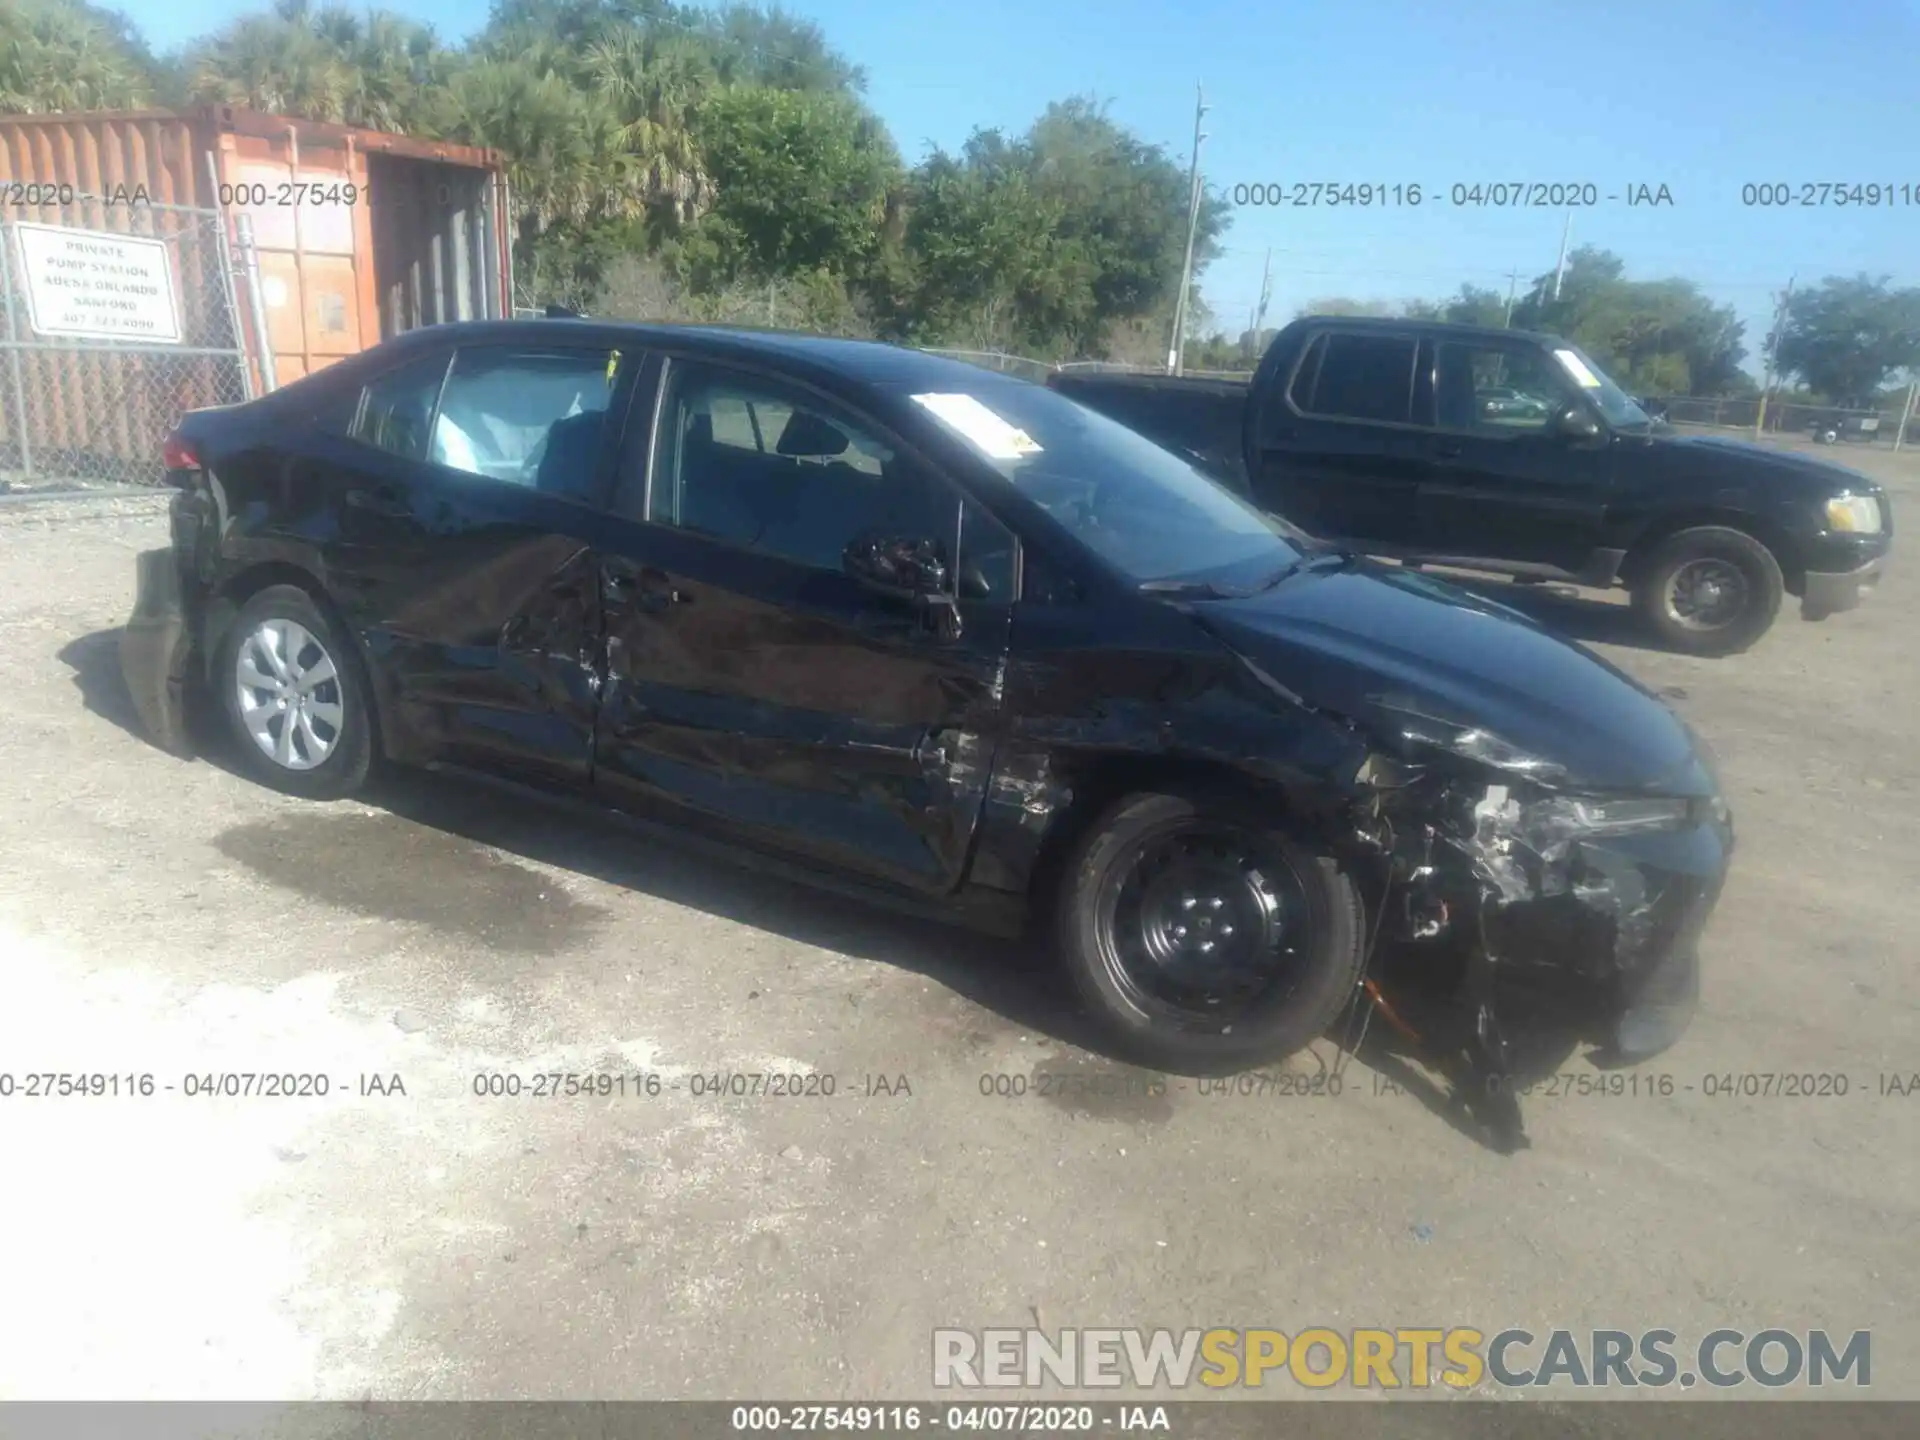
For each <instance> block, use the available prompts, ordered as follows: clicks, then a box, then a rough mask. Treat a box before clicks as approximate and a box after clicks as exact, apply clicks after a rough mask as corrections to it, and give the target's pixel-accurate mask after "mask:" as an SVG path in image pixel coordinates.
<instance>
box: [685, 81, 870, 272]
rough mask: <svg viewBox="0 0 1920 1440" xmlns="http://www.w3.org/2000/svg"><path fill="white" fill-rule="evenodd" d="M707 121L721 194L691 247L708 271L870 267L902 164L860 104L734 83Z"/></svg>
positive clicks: (711, 105)
mask: <svg viewBox="0 0 1920 1440" xmlns="http://www.w3.org/2000/svg"><path fill="white" fill-rule="evenodd" d="M698 127H699V136H700V149H701V153H702V155H703V156H704V158H705V162H706V166H707V171H708V173H709V174H710V175H711V176H712V181H713V190H714V199H713V204H712V207H711V208H710V209H709V210H708V212H707V213H706V214H705V215H704V216H702V217H701V220H700V223H699V226H698V227H697V229H696V231H695V232H694V234H693V235H692V236H691V237H689V244H688V253H689V255H690V256H691V257H692V260H693V263H694V264H695V265H696V266H697V267H698V268H699V269H700V270H701V271H702V272H703V273H705V274H707V275H708V276H710V277H711V278H713V279H715V280H721V281H726V280H732V279H734V278H737V277H741V276H748V277H761V278H771V277H773V276H777V275H785V274H800V273H807V272H814V271H819V272H824V273H827V274H831V275H839V276H842V277H848V278H857V277H859V276H861V275H862V274H863V273H864V271H865V268H866V266H867V265H868V264H869V263H870V262H871V260H872V259H873V257H874V255H875V252H876V250H877V247H878V244H879V238H880V232H881V227H882V224H883V222H884V220H885V217H886V208H887V198H888V195H889V194H890V192H891V190H892V188H893V186H894V185H895V183H896V182H897V180H898V178H899V176H900V173H901V170H900V157H899V152H898V151H897V150H895V148H894V145H893V141H892V139H891V138H890V137H889V136H888V135H887V132H886V128H885V127H884V126H883V125H881V123H880V122H879V120H878V119H876V118H875V117H874V116H873V115H872V114H871V113H870V112H869V111H868V110H867V109H866V108H865V107H864V106H863V105H861V104H860V102H859V101H857V100H856V99H854V98H853V97H851V96H849V95H846V94H843V93H840V92H837V91H811V90H809V91H797V90H768V89H760V88H744V87H743V88H736V89H726V90H721V91H719V92H718V93H716V94H715V95H714V96H713V97H712V98H711V99H710V100H708V102H707V103H706V104H705V105H703V106H702V107H701V108H700V112H699V117H698Z"/></svg>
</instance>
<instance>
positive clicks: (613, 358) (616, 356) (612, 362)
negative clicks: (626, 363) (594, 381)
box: [607, 350, 620, 385]
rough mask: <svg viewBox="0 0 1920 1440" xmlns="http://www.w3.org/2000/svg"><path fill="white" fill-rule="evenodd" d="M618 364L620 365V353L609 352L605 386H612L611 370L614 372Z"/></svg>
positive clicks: (616, 351) (615, 351)
mask: <svg viewBox="0 0 1920 1440" xmlns="http://www.w3.org/2000/svg"><path fill="white" fill-rule="evenodd" d="M619 363H620V352H619V351H618V350H613V351H609V352H608V354H607V384H608V385H612V384H613V370H614V367H615V366H616V365H618V364H619Z"/></svg>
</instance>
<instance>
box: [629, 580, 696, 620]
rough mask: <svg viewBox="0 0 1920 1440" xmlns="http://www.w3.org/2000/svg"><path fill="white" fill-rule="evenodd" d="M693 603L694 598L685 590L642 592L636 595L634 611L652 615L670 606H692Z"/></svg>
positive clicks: (671, 589)
mask: <svg viewBox="0 0 1920 1440" xmlns="http://www.w3.org/2000/svg"><path fill="white" fill-rule="evenodd" d="M692 603H693V596H691V595H689V594H688V593H687V592H686V591H684V590H676V589H674V588H672V587H671V586H668V587H665V588H663V589H659V590H642V591H640V592H639V593H637V594H636V595H634V596H633V600H632V604H633V608H634V609H636V610H644V611H646V612H647V613H648V614H650V615H651V614H658V613H659V612H660V611H662V610H665V609H667V608H668V607H669V606H673V605H691V604H692Z"/></svg>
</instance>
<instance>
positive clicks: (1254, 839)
mask: <svg viewBox="0 0 1920 1440" xmlns="http://www.w3.org/2000/svg"><path fill="white" fill-rule="evenodd" d="M1364 929H1365V927H1364V925H1363V923H1362V919H1361V906H1360V898H1359V892H1358V890H1357V889H1356V888H1355V886H1354V884H1353V882H1352V880H1351V879H1350V878H1349V877H1348V876H1347V875H1345V874H1344V873H1342V871H1341V870H1340V868H1339V867H1338V866H1337V865H1336V864H1335V862H1334V861H1333V860H1332V858H1331V857H1329V856H1328V855H1326V854H1324V853H1322V852H1321V851H1320V850H1319V849H1318V848H1316V847H1315V846H1314V845H1312V844H1310V843H1308V842H1306V841H1303V840H1300V839H1296V838H1294V837H1291V836H1289V835H1287V834H1286V833H1285V832H1283V831H1282V830H1280V829H1278V828H1276V826H1275V819H1274V815H1273V813H1272V811H1271V809H1270V808H1267V807H1256V806H1254V805H1251V804H1249V803H1248V802H1246V801H1245V800H1244V799H1241V798H1239V797H1234V796H1231V795H1224V794H1223V795H1211V794H1204V793H1201V792H1195V791H1188V790H1171V789H1170V790H1168V791H1164V792H1159V793H1140V794H1134V795H1129V796H1127V797H1126V798H1125V799H1123V800H1121V801H1119V802H1118V803H1117V804H1115V805H1114V806H1112V807H1111V808H1110V809H1109V810H1108V811H1107V812H1106V814H1105V815H1103V816H1102V817H1101V819H1100V821H1099V823H1097V824H1096V825H1095V826H1094V827H1093V829H1092V830H1091V831H1090V832H1089V833H1088V835H1087V836H1086V838H1084V839H1083V840H1082V841H1081V843H1080V845H1079V847H1078V849H1077V850H1076V852H1075V855H1074V857H1073V859H1072V861H1071V862H1070V864H1069V867H1068V869H1067V872H1066V880H1065V884H1064V885H1063V887H1062V893H1061V896H1060V938H1061V948H1062V951H1063V954H1064V958H1065V961H1066V964H1067V968H1068V971H1069V973H1070V974H1071V976H1072V978H1073V981H1074V985H1075V988H1076V989H1077V990H1078V991H1079V993H1080V996H1081V998H1082V999H1083V1000H1084V1001H1085V1002H1086V1003H1087V1005H1088V1006H1089V1008H1091V1009H1092V1010H1093V1011H1094V1013H1095V1015H1096V1017H1097V1018H1098V1019H1099V1020H1100V1021H1101V1022H1102V1025H1103V1027H1104V1028H1105V1029H1107V1030H1108V1032H1109V1033H1110V1034H1111V1035H1112V1036H1113V1038H1114V1040H1115V1042H1116V1045H1117V1047H1118V1048H1119V1049H1121V1050H1123V1051H1124V1052H1125V1053H1126V1054H1127V1055H1128V1057H1129V1058H1131V1059H1135V1060H1138V1061H1140V1062H1142V1063H1144V1064H1147V1065H1151V1066H1153V1067H1154V1068H1156V1069H1163V1070H1172V1071H1176V1072H1181V1073H1200V1074H1205V1073H1225V1072H1231V1071H1233V1070H1238V1069H1244V1068H1246V1067H1247V1066H1250V1065H1257V1064H1261V1063H1265V1062H1271V1061H1275V1060H1279V1059H1282V1058H1284V1057H1286V1056H1288V1055H1291V1054H1293V1053H1294V1052H1295V1051H1297V1050H1299V1049H1301V1048H1302V1047H1304V1046H1305V1045H1307V1044H1308V1043H1309V1042H1310V1041H1312V1040H1313V1038H1314V1037H1315V1036H1317V1035H1319V1034H1320V1033H1321V1032H1322V1031H1323V1030H1324V1029H1325V1028H1326V1027H1327V1025H1328V1024H1329V1023H1330V1022H1331V1021H1332V1020H1333V1018H1334V1017H1335V1016H1336V1015H1338V1014H1339V1012H1340V1009H1341V1007H1342V1006H1343V1005H1345V1004H1346V1003H1347V1001H1348V1000H1349V999H1350V997H1351V995H1352V992H1353V987H1354V986H1355V985H1356V984H1357V983H1358V981H1359V977H1360V968H1361V960H1362V955H1361V948H1362V946H1361V942H1362V936H1363V934H1364Z"/></svg>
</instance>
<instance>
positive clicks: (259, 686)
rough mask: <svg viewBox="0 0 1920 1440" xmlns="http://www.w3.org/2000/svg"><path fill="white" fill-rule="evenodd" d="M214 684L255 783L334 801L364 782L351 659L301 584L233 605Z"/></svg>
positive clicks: (361, 704) (360, 706) (363, 717)
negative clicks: (237, 606)
mask: <svg viewBox="0 0 1920 1440" xmlns="http://www.w3.org/2000/svg"><path fill="white" fill-rule="evenodd" d="M214 684H215V685H217V686H218V687H219V692H220V696H221V700H222V710H223V712H224V713H225V715H226V718H227V729H228V732H229V733H230V735H231V736H232V739H233V743H234V746H235V748H236V749H237V750H238V752H239V757H240V763H241V764H242V765H243V766H245V767H246V769H247V771H248V772H249V773H250V774H252V775H253V776H255V777H256V778H257V779H259V780H260V781H262V782H263V783H265V784H267V785H270V786H272V787H273V788H274V789H276V790H281V791H284V792H286V793H287V794H289V795H298V796H301V797H303V798H305V799H308V800H335V799H338V798H340V797H341V796H344V795H350V794H352V793H353V792H354V791H356V790H358V789H359V788H360V787H361V785H362V784H363V783H364V782H365V780H366V778H367V774H368V772H369V771H370V770H371V768H372V763H373V732H372V726H371V725H370V724H369V722H368V719H367V700H366V695H365V689H364V687H363V686H362V684H361V671H360V666H359V660H358V657H357V656H356V655H355V654H354V653H353V651H352V649H351V648H350V642H349V641H348V639H347V637H345V636H344V635H341V634H340V633H339V632H338V631H337V630H336V628H335V626H334V625H333V622H332V621H330V620H329V619H328V618H327V617H326V615H324V614H322V613H321V611H320V608H319V607H318V606H317V605H315V604H314V602H313V599H312V597H311V596H309V595H308V594H307V593H306V592H305V591H304V590H300V589H298V588H296V587H295V586H292V585H270V586H268V587H267V588H266V589H264V590H262V591H260V592H259V593H258V594H257V595H254V596H253V597H252V598H251V599H249V600H248V601H247V602H246V604H244V605H242V606H241V607H240V613H239V614H238V615H236V616H234V618H233V623H232V625H230V626H229V627H228V628H227V633H226V637H225V639H224V640H223V641H222V643H221V646H220V657H219V661H218V663H217V668H216V669H215V671H214Z"/></svg>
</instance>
